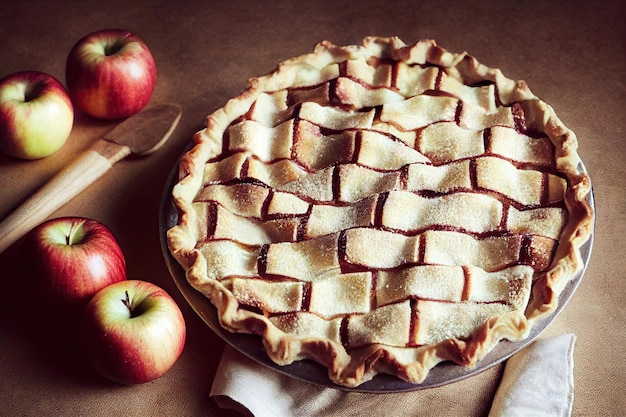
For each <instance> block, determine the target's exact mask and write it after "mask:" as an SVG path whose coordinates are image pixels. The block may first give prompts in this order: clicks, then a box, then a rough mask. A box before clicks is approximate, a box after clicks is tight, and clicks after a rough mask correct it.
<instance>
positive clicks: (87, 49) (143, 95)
mask: <svg viewBox="0 0 626 417" xmlns="http://www.w3.org/2000/svg"><path fill="white" fill-rule="evenodd" d="M65 77H66V82H67V87H68V90H69V92H70V97H72V99H73V100H74V104H76V106H77V107H79V108H80V109H81V110H83V111H84V112H85V113H87V114H89V115H91V116H93V117H96V118H100V119H121V118H125V117H128V116H131V115H133V114H135V113H137V112H139V111H140V110H141V109H143V108H144V107H145V106H146V104H147V103H148V101H149V100H150V97H151V96H152V92H153V90H154V86H155V84H156V78H157V70H156V65H155V63H154V58H153V57H152V53H151V52H150V50H149V49H148V46H147V45H146V44H145V42H144V41H143V40H141V39H140V38H139V37H138V36H137V35H135V34H134V33H131V32H129V31H126V30H120V29H106V30H100V31H97V32H94V33H91V34H89V35H87V36H85V37H83V38H82V39H80V40H79V41H78V42H77V43H76V44H75V45H74V47H73V48H72V49H71V51H70V53H69V55H68V57H67V63H66V68H65Z"/></svg>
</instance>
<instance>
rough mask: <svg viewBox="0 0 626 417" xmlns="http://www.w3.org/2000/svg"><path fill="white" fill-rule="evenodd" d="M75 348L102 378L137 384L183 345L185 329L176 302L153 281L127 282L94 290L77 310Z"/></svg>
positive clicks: (157, 372) (164, 367)
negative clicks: (78, 343) (80, 310)
mask: <svg viewBox="0 0 626 417" xmlns="http://www.w3.org/2000/svg"><path fill="white" fill-rule="evenodd" d="M80 337H81V346H82V348H83V351H84V353H85V356H86V358H87V360H88V362H89V363H90V364H91V366H92V367H93V368H94V369H95V370H96V371H97V372H99V373H100V374H101V375H102V376H104V377H105V378H107V379H109V380H111V381H113V382H116V383H119V384H125V385H133V384H142V383H146V382H149V381H152V380H154V379H156V378H159V377H161V376H162V375H163V374H165V373H166V372H167V371H168V370H169V369H170V368H171V367H172V366H173V365H174V363H176V361H177V360H178V358H179V357H180V355H181V353H182V351H183V348H184V346H185V339H186V327H185V321H184V318H183V315H182V313H181V311H180V309H179V308H178V305H177V304H176V302H175V301H174V300H173V299H172V298H171V297H170V296H169V294H167V292H166V291H165V290H163V289H161V288H160V287H158V286H157V285H155V284H152V283H149V282H146V281H140V280H127V281H123V282H118V283H115V284H112V285H110V286H108V287H106V288H104V289H103V290H101V291H99V292H98V293H97V294H96V295H95V296H94V297H93V298H92V299H91V301H90V302H89V304H88V305H87V307H86V308H85V312H84V314H83V318H82V323H81V329H80Z"/></svg>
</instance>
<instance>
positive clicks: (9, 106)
mask: <svg viewBox="0 0 626 417" xmlns="http://www.w3.org/2000/svg"><path fill="white" fill-rule="evenodd" d="M73 124H74V107H73V106H72V102H71V101H70V98H69V96H68V94H67V91H66V90H65V88H64V87H63V86H62V85H61V83H60V82H59V81H57V79H56V78H54V77H53V76H51V75H48V74H46V73H43V72H38V71H20V72H16V73H13V74H11V75H8V76H6V77H4V78H3V79H2V80H0V150H1V151H2V152H4V153H6V154H8V155H10V156H13V157H16V158H22V159H39V158H44V157H46V156H49V155H52V154H53V153H54V152H56V151H57V150H59V148H61V146H63V144H64V143H65V142H66V140H67V138H68V137H69V135H70V132H71V130H72V125H73Z"/></svg>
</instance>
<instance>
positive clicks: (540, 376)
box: [489, 334, 576, 417]
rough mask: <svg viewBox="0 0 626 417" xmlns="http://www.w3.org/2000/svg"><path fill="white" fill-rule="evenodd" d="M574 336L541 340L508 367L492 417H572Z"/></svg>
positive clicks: (496, 396) (498, 392) (493, 407)
mask: <svg viewBox="0 0 626 417" xmlns="http://www.w3.org/2000/svg"><path fill="white" fill-rule="evenodd" d="M575 341H576V337H575V336H574V335H573V334H564V335H561V336H556V337H552V338H548V339H543V340H537V341H535V342H534V343H532V344H531V345H530V346H529V347H527V348H526V349H524V350H522V351H521V352H519V353H518V354H517V355H513V356H512V357H511V358H510V359H509V360H508V361H507V363H506V367H505V368H504V374H503V375H502V381H501V382H500V385H499V386H498V390H497V391H496V395H495V397H494V399H493V404H492V406H491V412H490V413H489V417H500V416H502V417H517V416H520V417H526V416H534V417H543V416H545V417H568V416H571V415H572V404H573V402H574V358H573V353H574V342H575Z"/></svg>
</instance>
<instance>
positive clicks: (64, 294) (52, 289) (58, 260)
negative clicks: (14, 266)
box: [20, 217, 126, 314]
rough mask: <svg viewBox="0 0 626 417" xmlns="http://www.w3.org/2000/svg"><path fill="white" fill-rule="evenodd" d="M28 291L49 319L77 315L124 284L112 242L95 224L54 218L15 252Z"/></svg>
mask: <svg viewBox="0 0 626 417" xmlns="http://www.w3.org/2000/svg"><path fill="white" fill-rule="evenodd" d="M20 251H21V257H22V259H23V264H24V265H25V269H26V270H27V271H29V274H28V275H29V277H30V279H31V280H32V281H31V282H32V290H33V291H34V294H35V295H37V296H39V297H40V298H41V300H42V304H43V305H45V306H46V307H49V308H53V312H54V313H59V314H77V313H82V310H83V309H84V307H85V305H86V304H87V302H89V300H90V299H91V297H93V296H94V294H96V293H97V292H98V291H100V290H101V289H102V288H104V287H106V286H108V285H110V284H112V283H115V282H118V281H123V280H126V260H125V258H124V254H123V253H122V249H121V248H120V246H119V244H118V242H117V240H116V239H115V236H114V235H113V234H112V233H111V231H110V230H109V228H107V227H106V226H105V225H104V224H102V223H101V222H99V221H97V220H93V219H87V218H83V217H58V218H54V219H51V220H48V221H45V222H44V223H41V224H40V225H38V226H37V227H35V228H34V229H33V230H31V231H30V232H29V233H28V234H27V235H26V236H25V238H24V240H23V242H22V245H21V246H20Z"/></svg>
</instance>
